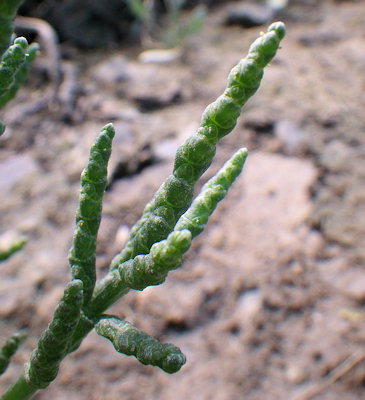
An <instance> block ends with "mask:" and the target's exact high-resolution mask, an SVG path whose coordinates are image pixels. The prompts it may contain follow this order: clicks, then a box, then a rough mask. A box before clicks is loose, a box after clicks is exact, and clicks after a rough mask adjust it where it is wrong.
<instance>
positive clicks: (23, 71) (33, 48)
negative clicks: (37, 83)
mask: <svg viewBox="0 0 365 400" xmlns="http://www.w3.org/2000/svg"><path fill="white" fill-rule="evenodd" d="M38 49H39V46H38V44H36V43H32V44H31V45H29V46H28V47H27V49H26V57H25V59H24V62H23V63H22V64H21V65H20V67H19V69H18V70H17V72H16V73H15V75H14V80H13V83H12V84H11V85H10V86H9V87H8V89H7V90H6V91H5V92H4V93H3V94H2V95H0V107H3V106H4V105H5V104H6V103H8V102H9V101H10V100H11V99H12V98H14V97H15V95H16V93H17V91H18V89H19V88H20V87H21V86H22V85H23V84H24V82H25V80H26V78H27V76H28V72H29V69H30V66H31V64H32V62H33V60H34V59H35V57H36V55H37V52H38Z"/></svg>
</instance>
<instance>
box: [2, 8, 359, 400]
mask: <svg viewBox="0 0 365 400" xmlns="http://www.w3.org/2000/svg"><path fill="white" fill-rule="evenodd" d="M293 3H294V4H292V5H291V6H289V8H288V9H287V10H286V11H285V12H284V13H283V15H281V16H280V17H281V18H282V19H283V20H284V21H285V22H286V24H287V30H288V33H287V37H286V38H285V40H284V41H283V44H282V49H281V50H280V52H279V54H278V55H277V57H276V58H275V60H274V61H273V62H272V64H271V65H270V67H269V68H268V69H267V71H266V73H265V77H264V80H263V84H262V87H261V88H260V90H259V92H258V93H257V94H256V95H255V97H254V98H253V99H252V100H250V102H249V103H248V104H247V106H246V108H245V112H244V115H243V116H242V118H241V119H240V121H239V123H238V125H237V128H236V129H235V131H234V132H233V133H232V134H230V135H229V136H228V137H226V138H225V139H224V140H223V141H222V143H221V145H220V148H219V151H218V153H217V157H216V161H215V163H214V165H213V166H212V171H209V172H207V173H206V174H205V176H204V179H203V181H204V180H206V179H207V178H208V177H209V176H211V175H212V174H213V172H214V170H216V169H217V168H218V167H219V166H220V165H221V164H222V163H223V162H224V160H225V159H227V157H229V155H230V154H231V153H233V152H234V151H235V150H236V149H237V148H238V147H242V146H246V147H248V148H249V151H250V155H249V158H248V160H247V165H246V167H245V169H244V172H243V174H242V176H241V177H240V178H239V179H238V180H237V182H236V183H235V185H234V187H233V188H232V190H231V191H230V193H229V195H228V197H227V199H226V200H225V201H224V202H223V203H222V204H221V205H220V206H219V207H218V209H217V211H216V213H215V214H214V216H213V217H212V219H211V221H210V224H209V227H208V228H207V230H206V231H205V233H204V234H202V235H201V236H199V237H198V238H197V239H196V242H195V244H194V246H193V249H192V251H190V252H189V254H188V255H187V257H186V260H185V263H184V266H183V267H182V268H181V269H180V270H178V271H174V272H173V273H171V274H170V275H169V277H168V279H167V282H166V283H165V284H164V285H163V286H160V287H152V288H149V289H147V290H145V291H144V292H141V293H130V294H129V295H128V296H126V297H125V298H124V299H123V300H122V301H121V302H120V303H118V304H117V305H115V306H114V307H113V308H112V310H111V312H113V313H115V314H117V315H119V316H121V317H123V318H124V317H125V318H126V319H128V320H129V321H130V322H133V323H135V324H136V325H137V326H138V327H140V328H141V329H143V330H144V331H145V332H148V333H149V334H151V335H154V336H156V337H158V338H159V339H161V340H164V341H167V342H172V343H174V344H176V345H178V346H179V347H180V348H181V349H182V351H183V352H184V353H185V354H186V356H187V364H186V365H185V366H184V367H183V368H182V370H181V371H180V372H179V373H177V374H175V375H173V376H168V375H166V374H164V373H163V372H161V371H160V370H157V369H154V368H152V367H144V366H142V365H139V364H138V362H137V361H136V360H135V359H132V358H129V357H126V356H123V355H120V354H117V353H116V352H115V351H114V349H113V348H112V346H111V344H110V343H109V342H107V341H105V340H104V339H102V338H100V337H98V336H97V335H96V334H94V333H92V334H90V336H89V337H88V338H87V339H86V340H85V342H84V343H83V344H82V346H81V348H80V349H79V350H78V351H77V352H75V353H74V354H72V355H71V356H70V357H69V358H68V359H67V360H65V362H64V363H63V364H62V368H61V371H60V374H59V376H58V378H57V380H56V381H55V382H54V383H53V384H52V385H51V386H50V387H49V388H48V389H47V390H45V391H43V392H41V393H39V394H37V395H35V396H34V399H37V400H45V399H49V398H52V399H53V400H64V399H65V400H66V399H68V400H74V399H75V400H76V399H77V400H81V399H89V400H99V399H100V400H116V399H125V400H132V399H134V400H136V399H139V400H144V399H150V400H151V399H156V400H157V399H158V400H165V399H174V400H180V399H186V398H191V399H197V400H205V399H209V400H226V399H227V400H236V399H237V400H241V399H245V400H258V399H260V400H272V399H286V400H309V399H321V400H339V399H344V398H345V399H346V400H359V399H363V398H364V385H365V350H364V341H365V334H364V332H365V317H364V304H365V274H364V262H365V252H364V239H365V228H364V227H365V213H364V203H365V189H364V187H365V185H364V179H365V173H364V156H365V136H364V114H363V110H364V105H365V97H364V87H365V80H364V68H365V53H364V51H363V50H364V48H365V25H364V21H365V5H364V3H363V2H362V1H358V2H356V1H323V2H320V4H319V5H318V4H312V3H313V2H307V3H306V2H293ZM230 6H231V4H229V3H226V4H224V5H222V6H220V7H217V8H215V9H214V10H213V11H212V12H211V13H210V14H209V16H208V17H207V21H206V24H205V27H204V28H203V30H202V31H201V32H200V33H199V34H197V35H196V36H194V37H193V38H192V40H191V41H190V43H189V44H188V46H187V48H186V51H185V53H184V55H183V57H182V58H180V59H178V60H176V61H174V62H173V63H172V64H171V63H170V64H163V65H160V64H142V63H141V62H139V61H138V58H137V56H138V53H139V52H140V51H141V49H137V48H135V47H133V48H131V47H128V48H121V49H115V50H113V51H108V52H106V51H105V50H104V51H103V50H100V51H96V52H93V53H91V52H83V53H81V54H80V53H78V52H77V51H75V50H74V49H72V48H70V47H65V48H63V49H62V51H63V53H64V55H65V57H66V56H67V57H66V58H67V60H66V58H64V59H63V61H62V65H61V66H62V71H63V75H62V81H61V86H60V88H59V91H58V94H57V102H51V103H50V102H48V103H45V102H44V101H41V100H43V99H46V98H47V96H49V95H50V94H51V93H52V90H53V86H52V85H53V83H52V81H48V83H45V80H44V77H45V74H46V73H47V70H44V68H45V67H44V66H46V67H47V65H49V63H51V62H52V60H50V59H49V58H47V54H44V55H43V56H42V57H40V59H39V61H38V64H37V66H36V68H35V70H34V72H33V77H34V78H33V79H32V81H31V82H29V83H28V85H27V87H26V88H24V89H22V90H21V92H20V93H19V96H18V97H17V100H16V101H14V102H13V103H11V104H10V105H9V106H8V107H7V108H5V109H4V112H3V115H2V118H3V119H4V120H6V121H7V122H8V129H7V132H6V134H5V135H4V136H3V137H2V138H1V141H0V146H1V153H0V189H1V191H0V192H1V194H2V196H1V201H0V223H1V232H2V234H1V236H0V239H1V240H0V242H6V241H9V240H11V238H12V237H14V236H17V235H20V234H24V235H26V236H27V237H28V243H27V245H26V247H25V248H24V250H23V251H22V252H20V253H19V254H17V255H15V256H14V257H13V258H11V259H10V260H9V261H7V262H6V263H4V264H2V265H1V281H0V317H1V320H0V327H1V329H0V339H1V341H3V340H5V338H6V337H7V336H8V335H10V334H11V333H13V332H14V331H15V330H17V329H19V328H27V329H28V330H29V338H28V339H27V341H26V343H25V344H24V346H23V347H22V349H21V350H20V351H19V352H18V353H17V354H16V356H15V357H14V360H13V363H12V364H11V366H10V368H9V370H8V371H7V373H6V374H5V375H4V376H3V377H2V379H1V384H0V387H1V388H4V387H6V386H7V385H8V384H9V382H12V381H13V380H14V378H15V377H16V376H17V375H18V374H19V372H20V371H21V368H22V364H23V363H24V362H26V361H27V359H28V357H29V354H30V351H31V349H32V348H33V347H34V345H35V343H36V338H37V336H38V335H39V334H40V332H41V331H42V330H43V329H44V328H45V326H46V325H47V322H48V321H49V318H50V316H51V315H52V312H53V309H54V307H55V305H56V304H57V302H58V299H59V296H60V294H61V293H62V290H63V286H64V284H65V282H66V281H67V280H68V279H69V271H68V267H67V252H68V248H69V245H70V239H71V237H72V232H73V224H74V222H73V219H74V212H75V207H76V204H77V196H78V190H79V183H78V182H79V175H80V172H81V170H82V168H83V166H84V163H85V161H86V159H87V154H88V148H89V146H90V144H91V143H92V141H93V140H94V138H95V136H96V134H97V132H98V131H99V130H100V128H101V127H102V126H103V125H104V124H105V123H107V122H110V121H112V122H114V124H115V128H116V131H117V135H116V138H115V146H114V152H113V156H112V159H111V164H110V171H109V172H110V173H109V175H110V186H109V188H108V191H107V192H106V195H105V203H104V210H103V220H102V224H101V229H100V235H99V246H98V260H97V267H98V275H99V276H102V275H103V274H104V273H105V271H106V269H107V266H108V264H109V262H110V260H111V258H112V257H113V255H114V254H115V253H116V252H117V251H118V249H120V247H121V246H122V245H123V243H124V242H125V240H126V237H127V235H128V231H129V228H130V226H131V225H132V224H133V223H134V222H135V221H136V220H137V218H138V216H139V215H140V213H141V211H142V210H143V206H144V205H145V203H146V201H148V199H149V198H150V197H151V196H152V194H153V193H154V191H155V190H156V189H157V187H158V186H159V185H160V183H161V182H162V181H163V180H164V178H165V177H166V176H167V175H168V174H169V172H170V170H171V164H172V160H173V154H174V151H175V149H176V148H177V146H178V145H179V143H181V142H182V141H183V140H184V139H185V138H186V137H188V136H189V135H190V134H191V133H193V132H194V130H195V129H196V128H197V126H198V124H199V120H200V115H201V113H202V111H203V110H204V108H205V106H206V105H207V104H209V103H210V102H211V101H212V100H214V99H215V98H216V96H218V95H219V94H220V93H221V91H222V90H223V88H224V85H225V80H226V76H227V74H228V72H229V70H230V68H231V67H232V66H233V65H234V64H235V63H236V62H237V61H238V60H239V59H240V58H242V57H243V56H244V54H245V51H246V49H247V47H248V45H249V43H250V42H251V41H252V40H253V39H254V38H255V37H256V36H257V35H258V34H259V32H260V30H263V29H264V28H251V29H246V30H244V29H242V28H240V27H237V26H229V27H227V26H223V25H222V20H223V19H224V16H225V15H226V13H227V10H228V8H229V7H230ZM45 104H47V107H46V108H45Z"/></svg>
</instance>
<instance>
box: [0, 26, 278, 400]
mask: <svg viewBox="0 0 365 400" xmlns="http://www.w3.org/2000/svg"><path fill="white" fill-rule="evenodd" d="M284 35H285V27H284V24H283V23H281V22H276V23H274V24H272V25H271V26H270V27H269V29H268V32H267V33H265V34H262V35H261V37H259V38H258V39H257V40H256V41H255V42H254V43H253V44H252V45H251V47H250V49H249V52H248V55H247V57H246V58H245V59H243V60H241V61H240V62H239V63H238V64H237V65H236V66H235V67H234V68H233V69H232V71H231V72H230V74H229V77H228V84H227V87H226V89H225V91H224V93H223V94H222V95H221V96H220V97H218V99H217V100H216V101H215V102H213V103H212V104H210V105H209V106H208V107H207V108H206V110H205V111H204V114H203V117H202V120H201V124H200V127H199V129H198V130H197V132H196V133H195V134H194V135H193V136H191V137H190V138H189V139H188V140H187V141H186V142H185V143H183V144H182V145H181V147H180V148H179V149H178V151H177V154H176V159H175V164H174V168H173V172H172V174H171V175H170V176H169V177H168V178H167V180H166V181H165V182H164V183H163V184H162V186H161V187H160V188H159V189H158V191H157V192H156V194H155V196H154V197H153V199H152V200H151V201H150V202H149V203H148V204H147V206H146V208H145V210H144V212H143V215H142V217H141V219H140V220H139V221H138V222H137V223H136V225H135V226H134V227H133V228H132V230H131V235H130V238H129V241H128V243H127V245H126V247H125V248H124V249H123V250H122V251H121V252H120V253H119V254H118V255H117V256H116V257H115V258H114V259H113V261H112V263H111V265H110V269H109V272H108V273H107V275H106V276H105V277H104V278H103V279H101V280H100V281H98V282H97V281H96V276H95V250H96V239H97V233H98V228H99V223H100V218H101V210H102V198H103V193H104V190H105V186H106V176H107V164H108V159H109V156H110V152H111V146H112V139H113V136H114V128H113V126H112V125H111V124H108V125H106V126H105V127H104V128H103V129H102V131H101V133H100V135H99V136H98V138H97V140H96V142H95V143H94V145H93V146H92V148H91V151H90V157H89V161H88V164H87V166H86V168H85V169H84V171H83V173H82V176H81V194H80V202H79V206H78V209H77V212H76V229H75V234H74V237H73V242H72V245H71V250H70V254H69V263H70V268H71V275H72V279H71V281H70V282H69V283H68V284H67V285H66V288H65V290H64V294H63V296H62V298H61V300H60V303H59V305H58V306H57V308H56V311H55V313H54V316H53V319H52V321H51V323H50V324H49V326H48V328H47V329H46V330H45V331H44V332H43V333H42V335H41V337H40V339H39V341H38V344H37V347H36V349H35V350H34V351H33V352H32V354H31V357H30V361H29V362H28V363H27V364H26V366H25V369H24V372H23V373H22V375H21V376H20V377H19V379H18V380H17V382H16V383H15V384H14V385H13V386H11V387H10V388H9V389H8V390H7V391H6V392H5V393H4V394H3V395H2V397H1V400H23V399H28V398H29V397H30V396H31V395H32V394H34V393H35V392H36V391H37V390H39V389H43V388H45V387H47V386H48V385H49V383H50V382H51V381H52V380H54V379H55V377H56V375H57V372H58V369H59V365H60V363H61V361H62V360H63V358H65V357H66V356H67V354H69V353H71V352H72V351H74V350H76V349H77V348H78V347H79V345H80V343H81V341H82V340H83V339H84V338H85V336H86V335H87V334H88V333H89V332H90V331H91V330H92V329H95V331H96V332H97V334H98V335H100V336H103V337H105V338H107V339H108V340H110V341H111V342H112V344H113V346H114V348H115V349H116V350H117V351H118V352H120V353H123V354H126V355H133V356H135V357H136V358H137V359H138V360H139V361H140V362H141V363H143V364H147V365H154V366H158V367H160V368H161V369H163V370H164V371H166V372H168V373H174V372H177V371H178V370H179V369H180V368H181V367H182V365H183V364H184V363H185V356H184V355H183V354H182V353H181V351H180V350H179V349H178V348H177V347H175V346H174V345H172V344H162V343H160V342H158V341H157V340H156V339H154V338H152V337H150V336H148V335H147V334H145V333H142V332H141V331H140V330H139V329H138V328H136V327H134V326H133V325H131V324H130V323H129V322H127V321H124V320H121V319H120V318H118V317H116V316H112V315H107V314H105V312H106V311H107V310H108V308H109V307H110V306H111V305H112V304H114V303H115V302H116V301H117V300H119V299H120V298H121V297H122V296H124V295H125V294H126V293H127V292H128V291H129V290H131V289H134V290H143V289H144V288H146V287H147V286H150V285H158V284H161V283H163V282H164V280H165V279H166V276H167V274H168V272H169V271H170V270H173V269H176V268H178V267H179V266H180V265H181V263H182V259H183V256H184V254H185V253H186V252H187V251H188V249H189V248H190V246H191V241H192V239H193V238H194V237H195V236H197V235H198V234H199V233H201V232H202V231H203V229H204V228H205V225H206V224H207V222H208V219H209V216H210V215H211V214H212V213H213V211H214V209H215V208H216V206H217V204H218V202H219V201H221V200H222V199H223V198H224V196H225V195H226V193H227V191H228V189H229V187H230V186H231V185H232V183H233V182H234V180H235V179H236V177H237V176H238V175H239V174H240V172H241V170H242V167H243V164H244V162H245V159H246V157H247V151H246V149H240V150H238V151H237V152H236V153H235V154H234V155H233V156H232V157H231V158H230V159H229V160H228V161H227V162H226V163H225V164H224V166H223V167H222V168H221V169H220V170H219V171H218V173H217V174H216V175H215V176H213V177H212V178H211V179H210V180H209V181H208V182H207V183H206V184H205V185H204V186H203V188H202V190H201V192H200V194H198V196H197V197H196V198H195V199H193V194H194V187H195V184H196V182H197V181H198V179H199V178H200V177H201V175H202V174H203V173H204V171H206V169H207V168H208V167H209V166H210V164H211V162H212V159H213V157H214V154H215V151H216V145H217V143H218V141H219V140H220V139H221V138H223V137H224V136H225V135H227V134H228V133H229V132H231V131H232V129H233V128H234V126H235V124H236V121H237V118H238V117H239V115H240V112H241V108H242V106H243V105H244V104H245V102H246V101H247V100H248V99H249V98H250V96H252V95H253V94H254V93H255V92H256V90H257V89H258V87H259V85H260V81H261V78H262V76H263V69H264V67H265V66H266V65H267V64H268V63H269V62H270V60H271V59H272V58H273V57H274V55H275V54H276V51H277V50H278V48H279V45H280V41H281V40H282V39H283V37H284ZM10 340H13V341H15V342H16V343H15V344H14V345H13V347H12V349H13V350H14V349H15V347H16V346H17V344H18V343H19V342H20V339H17V337H14V338H12V339H10ZM14 346H15V347H14ZM8 347H9V344H8V343H7V344H6V345H5V346H4V348H5V350H6V349H7V348H8ZM10 347H11V346H10ZM13 352H14V351H10V352H9V351H3V352H2V354H5V356H3V357H2V358H3V359H4V361H3V363H6V362H7V361H6V360H7V358H9V357H10V356H11V354H13ZM10 353H11V354H10ZM6 354H9V356H6ZM0 361H1V360H0Z"/></svg>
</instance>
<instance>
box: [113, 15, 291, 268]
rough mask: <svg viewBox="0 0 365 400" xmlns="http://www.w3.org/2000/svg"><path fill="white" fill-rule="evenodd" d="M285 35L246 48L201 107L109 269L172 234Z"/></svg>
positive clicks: (280, 30)
mask: <svg viewBox="0 0 365 400" xmlns="http://www.w3.org/2000/svg"><path fill="white" fill-rule="evenodd" d="M284 34H285V27H284V24H283V23H281V22H277V23H275V24H272V25H271V26H270V27H269V29H268V32H267V33H266V34H263V35H262V36H261V37H260V38H258V39H257V40H256V41H255V42H254V43H253V44H252V45H251V47H250V49H249V52H248V55H247V57H246V58H245V59H244V60H241V61H240V62H239V64H238V65H236V66H235V67H234V68H233V69H232V71H231V72H230V74H229V76H228V84H227V87H226V89H225V91H224V93H223V94H222V95H221V96H220V97H218V99H217V100H216V101H215V102H213V103H212V104H210V105H209V106H208V107H207V108H206V110H205V111H204V114H203V117H202V120H201V124H200V128H199V129H198V131H197V132H196V134H195V135H193V136H192V137H190V138H189V139H188V140H187V141H186V142H185V143H184V144H183V145H182V146H181V147H180V148H179V150H178V152H177V155H176V160H175V165H174V169H173V173H172V175H170V176H169V177H168V178H167V180H166V182H165V183H163V184H162V186H161V187H160V189H159V190H158V191H157V193H156V195H155V197H154V198H153V199H152V201H151V202H150V203H148V204H147V206H146V208H145V210H144V212H143V215H142V218H141V219H140V220H139V221H138V222H137V224H136V225H135V226H134V227H133V229H132V231H131V235H130V239H129V241H128V243H127V246H126V247H125V249H123V250H122V252H121V253H120V254H119V255H118V256H117V257H116V258H115V259H114V260H113V262H112V265H111V269H116V268H118V265H119V264H120V263H121V262H123V261H126V260H128V259H131V258H134V257H135V256H136V255H138V254H147V253H148V251H149V249H150V248H151V246H152V244H153V243H155V242H158V241H160V240H163V239H165V238H166V237H167V235H168V233H169V232H171V231H172V229H173V228H174V225H175V224H176V222H177V220H178V219H179V218H180V216H181V215H182V214H183V213H184V212H185V211H186V210H187V208H188V207H189V205H190V203H191V200H192V198H193V192H194V185H195V183H196V181H197V180H198V179H199V177H200V176H201V175H202V174H203V172H204V171H205V170H206V169H207V168H208V167H209V165H210V164H211V161H212V159H213V156H214V154H215V150H216V144H217V142H218V141H219V140H220V139H221V138H222V137H224V136H225V135H227V134H228V133H229V132H231V131H232V129H233V128H234V126H235V124H236V121H237V118H238V117H239V115H240V112H241V108H242V107H243V105H244V104H245V103H246V101H247V100H248V99H249V98H250V97H251V96H252V95H253V94H254V93H255V92H256V90H257V89H258V87H259V85H260V82H261V78H262V76H263V69H264V67H265V66H266V65H267V64H268V63H269V62H270V61H271V59H272V58H273V57H274V55H275V53H276V51H277V49H278V48H279V44H280V40H281V39H282V38H283V37H284Z"/></svg>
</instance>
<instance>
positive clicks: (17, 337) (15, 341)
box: [0, 331, 27, 375]
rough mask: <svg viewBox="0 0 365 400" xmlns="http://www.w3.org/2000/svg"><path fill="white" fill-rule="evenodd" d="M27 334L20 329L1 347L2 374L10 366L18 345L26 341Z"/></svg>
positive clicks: (0, 370) (0, 363)
mask: <svg viewBox="0 0 365 400" xmlns="http://www.w3.org/2000/svg"><path fill="white" fill-rule="evenodd" d="M26 337H27V334H26V333H25V332H24V331H20V332H17V333H15V334H14V335H13V336H11V337H10V338H9V339H8V340H7V341H6V342H5V343H4V345H3V347H2V348H1V349H0V375H2V374H3V373H4V372H5V371H6V369H7V368H8V365H9V362H10V359H11V357H13V355H14V354H15V353H16V351H17V350H18V347H19V346H20V345H21V344H22V343H23V342H24V340H25V338H26Z"/></svg>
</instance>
